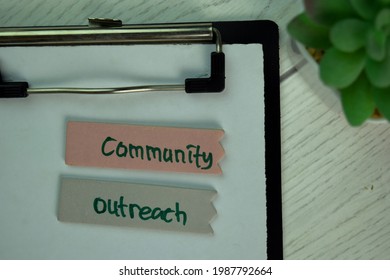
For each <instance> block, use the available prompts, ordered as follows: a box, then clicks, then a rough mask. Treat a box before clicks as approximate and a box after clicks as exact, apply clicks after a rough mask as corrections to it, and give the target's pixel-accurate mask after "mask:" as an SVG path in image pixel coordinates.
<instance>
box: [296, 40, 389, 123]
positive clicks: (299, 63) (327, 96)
mask: <svg viewBox="0 0 390 280" xmlns="http://www.w3.org/2000/svg"><path fill="white" fill-rule="evenodd" d="M289 52H290V57H291V60H292V62H293V64H294V65H296V70H297V71H298V73H299V74H300V75H301V76H302V78H303V80H304V81H305V83H307V84H308V85H309V87H310V88H311V89H312V92H313V93H315V94H316V95H317V97H318V98H319V99H320V100H321V101H322V102H323V103H324V104H325V105H326V106H327V107H328V108H329V110H331V111H333V112H335V113H337V114H340V115H344V113H343V108H342V104H341V97H340V92H338V91H337V90H336V89H332V88H330V87H329V86H327V85H325V84H324V83H323V82H322V81H321V79H320V77H319V65H318V62H317V61H316V60H315V59H314V58H313V57H312V56H311V55H310V53H309V52H308V50H307V49H306V47H305V46H303V45H302V44H301V43H300V42H298V41H295V40H294V39H291V42H290V48H289ZM367 122H368V123H375V124H383V123H388V122H387V120H386V119H385V118H383V117H380V116H373V117H371V118H369V119H368V120H367Z"/></svg>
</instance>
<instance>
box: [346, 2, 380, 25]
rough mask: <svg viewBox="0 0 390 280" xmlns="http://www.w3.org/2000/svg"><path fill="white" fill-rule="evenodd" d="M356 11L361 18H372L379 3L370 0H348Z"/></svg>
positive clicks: (376, 11)
mask: <svg viewBox="0 0 390 280" xmlns="http://www.w3.org/2000/svg"><path fill="white" fill-rule="evenodd" d="M341 1H343V0H341ZM349 2H350V3H351V5H352V7H353V8H354V9H355V11H356V13H357V14H358V15H359V16H361V17H362V18H363V19H366V20H372V19H374V18H375V16H376V14H377V13H378V10H379V3H378V2H376V1H372V0H349Z"/></svg>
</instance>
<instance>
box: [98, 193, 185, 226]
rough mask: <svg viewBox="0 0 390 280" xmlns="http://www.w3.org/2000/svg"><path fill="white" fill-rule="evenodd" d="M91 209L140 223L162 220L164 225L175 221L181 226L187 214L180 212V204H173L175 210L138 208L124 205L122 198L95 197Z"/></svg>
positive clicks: (135, 205)
mask: <svg viewBox="0 0 390 280" xmlns="http://www.w3.org/2000/svg"><path fill="white" fill-rule="evenodd" d="M93 209H94V211H95V213H96V214H98V215H102V214H106V213H107V214H111V215H114V216H116V217H121V218H126V217H128V218H130V219H136V218H139V219H140V220H142V221H147V220H150V219H152V220H162V221H164V222H165V223H171V222H172V221H174V220H175V221H176V222H178V223H181V224H183V226H185V225H186V223H187V213H186V212H185V211H182V210H180V203H179V202H176V203H175V209H171V208H166V209H164V210H163V209H161V208H160V207H150V206H140V205H138V204H136V203H125V202H124V197H123V196H121V197H119V200H111V199H107V200H106V199H103V198H101V197H97V198H95V199H94V201H93Z"/></svg>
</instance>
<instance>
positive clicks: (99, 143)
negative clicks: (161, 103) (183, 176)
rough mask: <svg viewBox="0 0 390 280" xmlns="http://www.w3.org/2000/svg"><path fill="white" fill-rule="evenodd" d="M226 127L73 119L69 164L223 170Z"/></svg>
mask: <svg viewBox="0 0 390 280" xmlns="http://www.w3.org/2000/svg"><path fill="white" fill-rule="evenodd" d="M223 135H224V132H223V130H214V129H192V128H176V127H157V126H138V125H124V124H106V123H92V122H69V123H68V126H67V138H66V159H65V162H66V164H68V165H76V166H90V167H106V168H125V169H142V170H157V171H172V172H189V173H206V174H221V173H222V171H221V169H220V167H219V164H218V162H219V160H220V159H221V158H222V157H223V155H224V150H223V148H222V146H221V144H220V143H219V141H220V140H221V138H222V137H223Z"/></svg>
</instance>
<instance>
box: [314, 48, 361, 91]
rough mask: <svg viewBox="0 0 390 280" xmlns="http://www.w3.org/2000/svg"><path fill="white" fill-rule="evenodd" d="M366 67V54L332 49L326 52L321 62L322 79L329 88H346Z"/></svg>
mask: <svg viewBox="0 0 390 280" xmlns="http://www.w3.org/2000/svg"><path fill="white" fill-rule="evenodd" d="M364 65H365V52H364V51H363V50H359V51H356V52H352V53H346V52H342V51H339V50H337V49H335V48H331V49H329V50H327V51H326V52H325V55H324V57H323V58H322V59H321V62H320V77H321V79H322V81H323V82H324V83H325V84H327V85H328V86H331V87H335V88H339V89H340V88H345V87H348V86H350V85H351V84H352V83H353V82H354V81H355V80H356V79H357V78H358V77H359V75H360V73H361V72H362V70H363V68H364Z"/></svg>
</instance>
